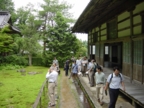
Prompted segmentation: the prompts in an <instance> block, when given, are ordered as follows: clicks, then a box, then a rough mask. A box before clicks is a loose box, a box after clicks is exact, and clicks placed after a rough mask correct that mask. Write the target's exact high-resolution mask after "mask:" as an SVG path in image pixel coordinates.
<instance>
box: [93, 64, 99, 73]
mask: <svg viewBox="0 0 144 108" xmlns="http://www.w3.org/2000/svg"><path fill="white" fill-rule="evenodd" d="M97 67H98V64H97V65H95V64H94V72H96V69H97Z"/></svg>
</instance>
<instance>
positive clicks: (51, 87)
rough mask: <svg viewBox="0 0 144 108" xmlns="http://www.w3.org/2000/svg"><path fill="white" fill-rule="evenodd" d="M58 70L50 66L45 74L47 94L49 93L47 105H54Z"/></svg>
mask: <svg viewBox="0 0 144 108" xmlns="http://www.w3.org/2000/svg"><path fill="white" fill-rule="evenodd" d="M57 77H58V72H56V71H55V70H54V69H53V68H51V69H50V70H49V71H48V73H47V74H46V79H48V83H49V84H48V94H49V99H50V102H49V106H50V107H51V106H55V87H56V85H57Z"/></svg>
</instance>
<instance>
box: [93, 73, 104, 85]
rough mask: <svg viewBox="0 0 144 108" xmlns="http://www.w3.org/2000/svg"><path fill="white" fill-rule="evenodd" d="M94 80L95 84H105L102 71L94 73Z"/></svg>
mask: <svg viewBox="0 0 144 108" xmlns="http://www.w3.org/2000/svg"><path fill="white" fill-rule="evenodd" d="M95 82H96V84H99V83H103V84H105V74H104V73H103V72H100V73H98V72H96V73H95Z"/></svg>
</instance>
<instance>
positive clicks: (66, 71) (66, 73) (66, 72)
mask: <svg viewBox="0 0 144 108" xmlns="http://www.w3.org/2000/svg"><path fill="white" fill-rule="evenodd" d="M68 70H69V68H66V70H65V76H68Z"/></svg>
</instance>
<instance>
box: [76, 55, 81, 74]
mask: <svg viewBox="0 0 144 108" xmlns="http://www.w3.org/2000/svg"><path fill="white" fill-rule="evenodd" d="M76 64H77V65H78V72H81V58H80V57H78V59H77V60H76Z"/></svg>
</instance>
